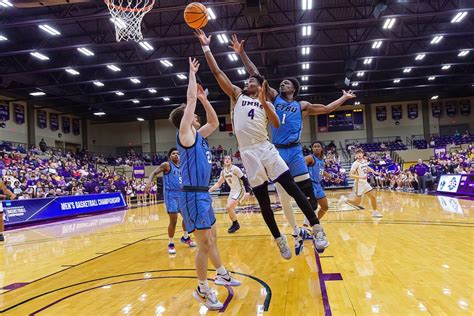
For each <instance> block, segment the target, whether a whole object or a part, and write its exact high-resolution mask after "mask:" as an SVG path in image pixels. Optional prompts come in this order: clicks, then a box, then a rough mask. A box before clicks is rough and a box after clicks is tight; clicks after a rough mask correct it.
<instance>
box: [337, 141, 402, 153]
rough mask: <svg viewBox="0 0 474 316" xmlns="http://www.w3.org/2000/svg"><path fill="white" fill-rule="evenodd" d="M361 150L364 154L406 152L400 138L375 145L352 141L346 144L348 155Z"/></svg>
mask: <svg viewBox="0 0 474 316" xmlns="http://www.w3.org/2000/svg"><path fill="white" fill-rule="evenodd" d="M358 148H362V149H363V150H364V151H365V152H380V151H394V150H407V149H408V147H407V146H406V145H405V144H404V143H403V141H402V139H401V138H400V137H397V138H396V139H395V140H393V141H386V142H376V143H362V144H361V143H360V142H359V141H357V140H356V141H354V142H351V143H348V144H346V150H347V152H348V153H349V154H350V155H353V154H354V152H355V151H356V150H357V149H358Z"/></svg>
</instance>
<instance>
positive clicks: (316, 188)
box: [313, 182, 326, 200]
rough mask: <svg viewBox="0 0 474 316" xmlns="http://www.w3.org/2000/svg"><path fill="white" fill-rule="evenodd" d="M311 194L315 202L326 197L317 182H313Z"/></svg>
mask: <svg viewBox="0 0 474 316" xmlns="http://www.w3.org/2000/svg"><path fill="white" fill-rule="evenodd" d="M313 192H314V196H315V197H316V200H319V199H322V198H325V197H326V193H325V192H324V190H323V186H322V185H321V183H319V182H313Z"/></svg>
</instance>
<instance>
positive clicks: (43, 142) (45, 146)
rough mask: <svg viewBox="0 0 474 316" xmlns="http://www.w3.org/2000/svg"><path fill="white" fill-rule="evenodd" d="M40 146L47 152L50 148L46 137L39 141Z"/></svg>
mask: <svg viewBox="0 0 474 316" xmlns="http://www.w3.org/2000/svg"><path fill="white" fill-rule="evenodd" d="M39 148H40V149H41V151H42V152H45V151H46V150H47V149H48V147H47V145H46V142H45V141H44V138H41V140H40V142H39Z"/></svg>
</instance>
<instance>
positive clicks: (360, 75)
mask: <svg viewBox="0 0 474 316" xmlns="http://www.w3.org/2000/svg"><path fill="white" fill-rule="evenodd" d="M364 74H365V73H364V72H363V71H359V72H358V73H357V77H363V76H364Z"/></svg>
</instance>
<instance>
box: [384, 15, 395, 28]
mask: <svg viewBox="0 0 474 316" xmlns="http://www.w3.org/2000/svg"><path fill="white" fill-rule="evenodd" d="M395 21H396V20H395V18H390V19H386V20H385V23H384V24H383V29H384V30H387V29H391V28H392V27H393V25H394V24H395Z"/></svg>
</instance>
